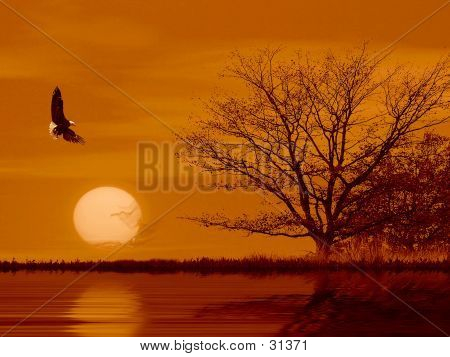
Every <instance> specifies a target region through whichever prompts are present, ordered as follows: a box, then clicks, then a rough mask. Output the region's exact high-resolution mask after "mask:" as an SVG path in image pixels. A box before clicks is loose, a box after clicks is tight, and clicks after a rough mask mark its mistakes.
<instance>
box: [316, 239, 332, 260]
mask: <svg viewBox="0 0 450 357" xmlns="http://www.w3.org/2000/svg"><path fill="white" fill-rule="evenodd" d="M314 242H315V243H316V255H317V256H318V257H319V258H320V259H323V260H327V259H328V258H329V256H330V253H331V244H332V243H331V240H330V239H329V238H328V237H317V238H315V239H314Z"/></svg>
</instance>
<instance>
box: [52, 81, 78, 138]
mask: <svg viewBox="0 0 450 357" xmlns="http://www.w3.org/2000/svg"><path fill="white" fill-rule="evenodd" d="M51 110H52V121H51V122H50V126H49V132H50V135H51V136H53V137H54V138H55V139H58V137H60V136H61V135H62V137H63V139H64V140H66V141H68V142H70V143H75V144H84V143H85V141H84V139H83V138H82V137H81V136H79V135H77V134H76V133H75V132H74V131H73V130H72V129H69V126H71V125H74V126H75V123H74V122H73V121H71V120H68V119H67V118H66V117H65V115H64V110H63V100H62V96H61V91H60V90H59V88H58V87H56V88H55V90H54V91H53V96H52V106H51Z"/></svg>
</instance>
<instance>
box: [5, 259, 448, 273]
mask: <svg viewBox="0 0 450 357" xmlns="http://www.w3.org/2000/svg"><path fill="white" fill-rule="evenodd" d="M358 268H359V269H362V270H379V271H442V272H450V260H449V259H448V258H447V259H444V260H425V259H424V260H415V261H407V260H399V259H396V260H358V261H333V260H328V261H324V260H318V259H315V258H270V257H248V258H197V259H188V260H171V259H150V260H114V261H103V260H99V261H79V260H75V261H64V260H56V261H52V260H49V261H35V260H26V261H23V262H20V261H16V260H12V261H0V272H17V271H47V272H64V271H71V272H84V271H88V270H91V271H96V272H119V273H153V274H161V273H180V272H189V273H200V274H212V273H223V274H236V273H243V274H245V273H247V274H271V273H293V274H295V273H302V272H307V271H319V270H328V271H340V270H350V271H352V270H353V271H358Z"/></svg>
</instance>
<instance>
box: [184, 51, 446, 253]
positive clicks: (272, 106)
mask: <svg viewBox="0 0 450 357" xmlns="http://www.w3.org/2000/svg"><path fill="white" fill-rule="evenodd" d="M279 53H280V51H279V50H270V49H264V50H261V51H259V52H258V53H257V54H256V55H254V56H243V55H241V54H239V53H235V54H234V55H233V61H232V64H231V65H230V66H229V67H228V68H227V71H226V74H227V75H228V76H230V77H232V78H234V79H236V80H238V81H239V82H241V83H243V84H244V85H245V89H246V94H245V95H243V96H238V95H224V94H222V95H216V96H214V97H213V98H212V99H211V100H210V102H209V103H208V104H207V108H206V112H207V116H206V117H205V118H203V119H200V120H199V121H198V122H197V123H196V127H195V129H193V130H192V131H190V132H189V133H188V134H186V135H185V136H183V137H181V138H182V140H183V141H184V142H185V143H187V146H188V148H189V151H190V155H191V156H190V157H191V158H190V159H189V160H190V162H191V163H193V164H195V165H197V166H199V167H201V168H202V169H204V170H206V171H209V172H211V173H213V174H218V175H222V176H223V175H224V174H226V175H231V177H233V178H234V179H235V180H232V182H226V183H223V182H222V181H218V182H217V186H218V187H225V188H227V189H228V190H235V189H241V188H242V187H243V186H245V187H246V188H248V189H252V190H255V191H257V192H259V193H261V194H263V195H265V196H266V197H267V198H268V199H269V200H271V202H272V203H273V205H272V206H269V207H267V208H264V209H258V210H256V209H255V211H257V212H250V213H254V214H253V215H250V214H249V215H244V216H241V217H230V216H227V215H219V214H208V213H205V214H203V215H202V216H200V217H196V218H194V219H195V220H196V221H198V222H200V223H201V224H204V225H206V226H218V227H222V228H225V229H229V230H243V231H247V232H249V233H262V234H266V235H280V236H286V237H291V238H301V237H311V238H312V239H313V240H314V241H315V243H316V245H317V249H318V251H319V252H320V253H323V254H327V253H328V251H329V248H330V246H331V245H333V244H334V243H335V242H338V241H341V240H343V239H348V238H351V237H354V236H356V235H358V234H361V233H363V232H366V231H369V230H371V229H374V228H375V227H378V226H380V225H383V224H385V223H386V220H387V219H388V218H387V217H385V216H384V215H374V216H373V217H365V219H361V215H360V214H359V212H361V210H362V209H363V208H364V207H365V206H366V205H367V204H368V202H369V201H370V200H372V199H374V198H375V197H377V195H378V194H379V190H381V189H382V186H383V185H380V184H378V185H374V181H373V180H370V178H371V177H372V175H373V174H374V172H375V171H376V170H377V168H379V167H380V166H381V165H382V164H383V163H384V162H385V160H387V158H388V157H390V154H393V153H394V152H395V151H396V150H399V149H401V148H402V147H403V146H404V145H405V143H406V142H408V140H410V138H411V137H412V136H413V135H415V133H416V132H418V131H419V130H422V129H425V128H429V127H431V126H434V125H437V124H439V123H442V122H444V121H446V120H447V119H448V117H449V111H448V110H449V100H448V86H449V80H448V63H449V61H448V58H447V59H445V60H442V61H440V62H438V63H437V64H435V65H434V66H433V67H431V68H428V69H426V70H424V71H422V72H421V73H415V72H414V71H412V70H408V69H407V68H406V67H404V66H398V67H395V68H393V69H391V70H386V69H383V67H382V66H381V63H382V61H381V60H380V59H376V58H371V57H370V56H369V55H368V53H367V51H366V49H365V48H363V49H361V50H358V51H355V52H351V53H349V54H347V55H345V56H338V55H335V54H333V53H331V52H330V53H328V54H327V55H326V56H324V57H321V58H320V59H318V60H314V59H312V58H310V56H301V55H298V56H297V58H295V59H294V60H291V61H283V60H281V59H279V57H280V56H279ZM230 143H231V144H232V145H230ZM230 147H232V148H234V150H230ZM236 148H241V149H240V150H236Z"/></svg>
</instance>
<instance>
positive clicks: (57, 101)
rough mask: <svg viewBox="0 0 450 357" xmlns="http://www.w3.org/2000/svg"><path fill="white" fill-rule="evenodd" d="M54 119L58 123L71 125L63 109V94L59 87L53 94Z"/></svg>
mask: <svg viewBox="0 0 450 357" xmlns="http://www.w3.org/2000/svg"><path fill="white" fill-rule="evenodd" d="M51 108H52V121H53V122H54V123H55V124H56V125H64V126H69V121H68V120H67V119H66V117H65V116H64V110H63V100H62V96H61V91H60V90H59V88H58V87H56V88H55V90H54V91H53V96H52V107H51Z"/></svg>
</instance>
